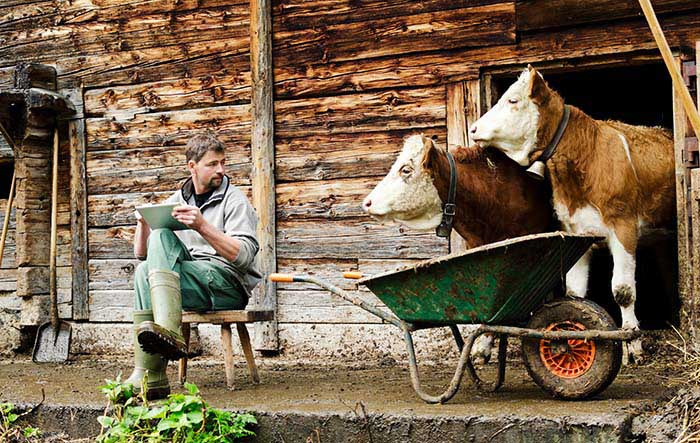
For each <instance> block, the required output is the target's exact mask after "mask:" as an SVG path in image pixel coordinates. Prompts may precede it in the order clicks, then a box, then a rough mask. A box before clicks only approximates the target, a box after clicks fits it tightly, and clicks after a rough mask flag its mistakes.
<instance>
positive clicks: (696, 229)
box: [679, 168, 700, 343]
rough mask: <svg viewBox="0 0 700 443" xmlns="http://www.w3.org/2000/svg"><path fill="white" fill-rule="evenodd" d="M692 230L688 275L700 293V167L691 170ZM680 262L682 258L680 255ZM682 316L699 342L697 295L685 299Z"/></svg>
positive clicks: (695, 289)
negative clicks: (689, 273)
mask: <svg viewBox="0 0 700 443" xmlns="http://www.w3.org/2000/svg"><path fill="white" fill-rule="evenodd" d="M690 188H691V189H690V191H691V192H690V208H689V214H688V216H689V218H690V231H691V236H692V241H691V242H690V244H689V245H688V246H689V251H688V252H689V254H690V258H689V261H690V266H688V269H690V271H691V275H690V276H689V277H688V280H690V281H689V284H690V285H691V293H692V294H700V271H698V270H699V269H700V201H699V199H700V169H698V168H695V169H691V170H690ZM679 262H682V260H681V259H680V257H679ZM681 312H682V314H681V318H682V319H683V325H684V326H685V328H684V332H685V333H686V334H687V335H688V336H689V337H691V338H692V339H693V342H694V343H698V328H700V324H698V315H699V314H700V312H698V300H697V299H696V298H695V297H692V298H691V299H688V298H686V299H683V309H682V310H681Z"/></svg>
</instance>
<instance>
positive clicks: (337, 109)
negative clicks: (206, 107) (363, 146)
mask: <svg viewBox="0 0 700 443" xmlns="http://www.w3.org/2000/svg"><path fill="white" fill-rule="evenodd" d="M444 121H445V95H444V90H443V88H421V89H401V90H390V91H383V92H376V93H365V94H353V95H344V96H339V97H322V98H314V99H305V100H284V101H277V102H276V103H275V134H276V135H277V136H278V137H282V138H284V137H305V136H309V135H324V134H336V133H358V132H379V131H387V130H397V129H408V128H430V127H435V126H442V125H444Z"/></svg>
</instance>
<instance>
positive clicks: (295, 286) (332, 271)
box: [277, 258, 358, 295]
mask: <svg viewBox="0 0 700 443" xmlns="http://www.w3.org/2000/svg"><path fill="white" fill-rule="evenodd" d="M357 269H358V268H357V260H354V259H348V260H343V259H333V260H324V259H296V258H279V259H278V260H277V270H278V272H281V273H284V274H309V275H313V276H316V277H319V278H322V279H324V280H326V281H329V282H331V283H333V284H334V285H336V286H338V287H339V288H341V289H350V290H351V289H355V286H356V284H355V282H356V280H350V279H347V278H343V272H346V271H357ZM277 289H278V295H279V293H280V292H281V291H309V290H316V291H318V289H319V288H318V286H316V285H314V284H311V283H303V282H301V283H277Z"/></svg>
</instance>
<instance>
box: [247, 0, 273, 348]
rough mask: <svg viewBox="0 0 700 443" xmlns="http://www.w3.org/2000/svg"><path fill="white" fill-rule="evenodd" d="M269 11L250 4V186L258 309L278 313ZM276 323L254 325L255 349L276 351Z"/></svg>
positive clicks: (266, 4) (263, 4) (261, 0)
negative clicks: (256, 250) (257, 247)
mask: <svg viewBox="0 0 700 443" xmlns="http://www.w3.org/2000/svg"><path fill="white" fill-rule="evenodd" d="M271 33H272V9H271V1H270V0H250V68H251V81H252V88H251V89H252V97H251V101H252V134H251V157H252V166H253V167H252V186H253V206H255V209H256V210H257V212H258V217H259V220H260V223H259V225H258V241H259V242H260V252H259V253H258V264H259V267H260V271H261V272H262V274H263V280H262V281H261V282H260V288H259V292H258V293H257V300H256V301H255V302H256V303H255V304H256V305H257V306H258V307H259V308H263V309H271V310H274V311H275V312H276V311H277V292H276V289H277V288H276V285H275V283H273V282H271V281H269V280H267V276H268V275H270V274H271V273H273V272H275V271H276V269H277V254H276V249H275V234H276V229H275V176H274V165H275V144H274V124H275V120H274V112H273V111H274V108H273V97H272V94H273V78H272V35H271ZM278 348H279V343H278V339H277V321H276V320H272V321H269V322H261V323H256V324H255V349H257V350H261V351H277V350H278Z"/></svg>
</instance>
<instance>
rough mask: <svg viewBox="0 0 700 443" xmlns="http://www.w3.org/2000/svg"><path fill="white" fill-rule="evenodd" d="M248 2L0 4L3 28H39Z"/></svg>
mask: <svg viewBox="0 0 700 443" xmlns="http://www.w3.org/2000/svg"><path fill="white" fill-rule="evenodd" d="M245 3H246V1H245V0H178V1H172V0H71V1H70V2H56V1H53V0H50V1H46V0H42V1H32V2H28V1H26V0H5V1H3V3H2V5H0V29H2V30H9V29H32V28H34V29H36V28H41V27H49V26H52V25H56V24H62V23H83V22H90V21H119V20H127V19H129V18H133V17H139V16H143V15H147V14H157V13H173V12H182V11H191V10H195V9H198V8H215V7H220V6H233V5H236V4H245Z"/></svg>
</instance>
